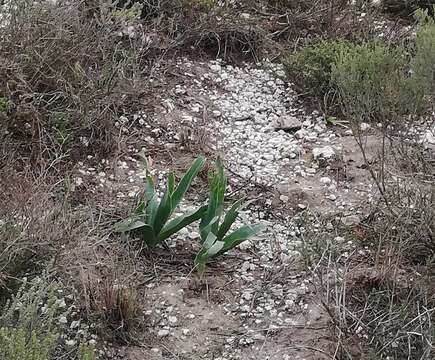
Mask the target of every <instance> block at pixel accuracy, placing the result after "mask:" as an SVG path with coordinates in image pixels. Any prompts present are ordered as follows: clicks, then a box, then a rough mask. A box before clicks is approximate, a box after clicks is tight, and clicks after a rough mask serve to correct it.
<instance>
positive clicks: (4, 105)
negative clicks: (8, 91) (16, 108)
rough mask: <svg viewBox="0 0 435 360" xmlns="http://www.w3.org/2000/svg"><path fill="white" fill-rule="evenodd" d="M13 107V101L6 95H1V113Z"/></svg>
mask: <svg viewBox="0 0 435 360" xmlns="http://www.w3.org/2000/svg"><path fill="white" fill-rule="evenodd" d="M11 107H12V101H10V100H9V99H7V98H5V97H0V113H5V112H8V111H9V110H10V109H11Z"/></svg>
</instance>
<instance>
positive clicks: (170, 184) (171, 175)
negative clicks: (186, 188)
mask: <svg viewBox="0 0 435 360" xmlns="http://www.w3.org/2000/svg"><path fill="white" fill-rule="evenodd" d="M167 187H168V190H169V195H170V196H172V193H173V192H174V187H175V175H174V173H173V172H170V173H169V175H168V185H167ZM172 210H173V209H172Z"/></svg>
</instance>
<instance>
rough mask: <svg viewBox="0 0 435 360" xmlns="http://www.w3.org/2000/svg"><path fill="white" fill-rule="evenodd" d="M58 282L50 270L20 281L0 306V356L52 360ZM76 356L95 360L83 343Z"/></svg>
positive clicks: (9, 359)
mask: <svg viewBox="0 0 435 360" xmlns="http://www.w3.org/2000/svg"><path fill="white" fill-rule="evenodd" d="M57 290H59V284H58V283H56V282H55V281H54V280H53V279H52V274H50V272H48V271H47V272H45V273H43V274H42V276H40V277H37V278H34V279H32V280H29V281H27V280H26V279H25V280H24V281H23V283H22V285H21V287H20V288H19V290H18V292H17V294H16V295H15V296H13V297H12V299H10V300H9V301H7V303H6V305H5V306H4V307H3V308H2V309H0V310H1V311H0V359H5V360H54V359H55V350H56V347H57V346H58V338H59V328H58V326H57V321H58V319H57V318H58V316H59V310H60V306H59V304H60V302H59V299H58V298H57V296H56V294H57ZM78 359H79V360H94V359H95V355H94V353H93V349H92V348H91V347H89V346H88V345H85V344H82V345H81V348H80V350H79V354H78Z"/></svg>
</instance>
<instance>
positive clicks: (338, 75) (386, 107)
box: [331, 43, 424, 125]
mask: <svg viewBox="0 0 435 360" xmlns="http://www.w3.org/2000/svg"><path fill="white" fill-rule="evenodd" d="M407 71H408V57H407V55H406V53H405V50H404V48H403V47H401V46H396V47H393V46H389V45H386V44H382V43H363V44H360V45H354V46H353V47H351V48H349V49H347V50H346V51H341V52H340V53H339V55H338V57H337V60H336V62H335V64H334V65H333V66H332V75H331V76H332V80H331V81H332V84H333V86H336V87H337V89H338V90H339V94H340V100H341V105H342V109H343V111H344V113H345V114H346V115H348V116H349V117H350V119H349V120H351V121H356V122H357V123H359V122H362V121H366V122H367V121H373V120H375V121H381V122H383V123H388V124H393V123H394V122H395V121H396V120H398V119H399V118H400V117H401V116H403V115H408V114H415V113H418V112H420V111H421V110H422V109H423V104H424V103H423V94H422V91H421V90H420V87H419V84H418V83H417V82H415V81H414V79H412V78H410V77H409V76H408V74H407ZM386 125H387V124H386Z"/></svg>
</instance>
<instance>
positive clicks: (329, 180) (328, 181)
mask: <svg viewBox="0 0 435 360" xmlns="http://www.w3.org/2000/svg"><path fill="white" fill-rule="evenodd" d="M320 182H321V183H322V184H325V185H329V184H330V183H331V182H332V180H331V178H329V177H327V176H325V177H321V178H320Z"/></svg>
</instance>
